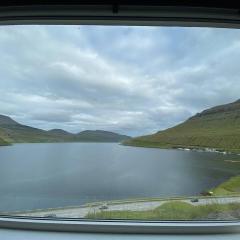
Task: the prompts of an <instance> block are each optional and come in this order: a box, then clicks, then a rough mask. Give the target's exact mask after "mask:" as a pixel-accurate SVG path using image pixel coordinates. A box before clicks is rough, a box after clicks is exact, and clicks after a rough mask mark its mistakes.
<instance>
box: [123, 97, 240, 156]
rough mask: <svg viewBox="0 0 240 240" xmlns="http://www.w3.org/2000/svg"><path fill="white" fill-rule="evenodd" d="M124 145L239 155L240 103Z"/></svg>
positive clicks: (215, 109)
mask: <svg viewBox="0 0 240 240" xmlns="http://www.w3.org/2000/svg"><path fill="white" fill-rule="evenodd" d="M124 143H125V144H127V145H134V146H142V147H159V148H179V147H184V148H216V149H218V150H222V151H231V152H240V100H237V101H235V102H232V103H228V104H224V105H219V106H215V107H212V108H209V109H206V110H204V111H202V112H201V113H197V114H196V115H194V116H193V117H191V118H189V119H188V120H186V121H185V122H183V123H181V124H179V125H176V126H175V127H172V128H169V129H166V130H164V131H159V132H157V133H155V134H152V135H147V136H142V137H137V138H132V139H131V140H129V141H125V142H124Z"/></svg>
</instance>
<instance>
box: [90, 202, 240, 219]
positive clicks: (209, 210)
mask: <svg viewBox="0 0 240 240" xmlns="http://www.w3.org/2000/svg"><path fill="white" fill-rule="evenodd" d="M229 214H230V215H233V217H236V218H237V219H238V218H239V217H240V204H239V203H230V204H207V205H197V206H194V205H192V204H189V203H186V202H182V201H170V202H167V203H164V204H162V205H161V206H159V207H157V208H155V209H153V210H148V211H106V210H104V211H100V212H94V213H89V214H88V215H87V218H92V219H134V220H202V219H219V218H223V219H222V220H224V216H226V218H227V217H229ZM223 215H224V216H223ZM234 215H235V216H234ZM236 215H237V216H236Z"/></svg>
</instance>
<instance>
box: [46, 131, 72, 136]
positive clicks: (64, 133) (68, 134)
mask: <svg viewBox="0 0 240 240" xmlns="http://www.w3.org/2000/svg"><path fill="white" fill-rule="evenodd" d="M47 132H48V133H50V134H53V135H56V136H73V135H74V134H72V133H70V132H67V131H64V130H62V129H51V130H49V131H47Z"/></svg>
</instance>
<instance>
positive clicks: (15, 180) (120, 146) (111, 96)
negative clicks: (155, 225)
mask: <svg viewBox="0 0 240 240" xmlns="http://www.w3.org/2000/svg"><path fill="white" fill-rule="evenodd" d="M239 38H240V31H239V30H236V29H221V28H220V29H215V28H190V27H150V26H149V27H131V26H128V27H126V26H78V25H71V26H70V25H65V26H44V25H42V26H38V25H32V26H24V25H19V26H1V28H0V52H1V58H0V61H1V64H0V69H1V71H0V79H1V80H0V103H1V104H0V114H1V115H0V145H1V146H0V212H1V214H2V215H10V216H25V217H42V218H43V219H61V218H73V219H91V220H102V219H105V220H106V219H107V220H116V219H117V220H119V219H120V220H134V221H139V220H141V221H165V220H171V221H175V220H190V221H199V220H201V221H202V220H214V221H216V220H225V221H226V220H239V218H240V129H239V126H240V125H239V124H240V100H239V99H240V95H239V93H240V84H239V64H238V62H239V58H240V42H239Z"/></svg>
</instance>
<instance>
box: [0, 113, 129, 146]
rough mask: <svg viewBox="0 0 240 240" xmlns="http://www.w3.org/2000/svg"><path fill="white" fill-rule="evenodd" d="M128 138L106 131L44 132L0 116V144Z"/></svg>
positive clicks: (99, 140) (118, 139)
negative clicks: (76, 132)
mask: <svg viewBox="0 0 240 240" xmlns="http://www.w3.org/2000/svg"><path fill="white" fill-rule="evenodd" d="M126 139H129V137H128V136H125V135H120V134H117V133H112V132H107V131H101V130H96V131H90V130H88V131H83V132H80V133H78V134H72V133H69V132H66V131H64V130H62V129H52V130H49V131H45V130H42V129H38V128H33V127H29V126H25V125H22V124H19V123H18V122H16V121H14V120H13V119H11V118H10V117H8V116H4V115H0V144H1V143H2V145H4V143H5V144H6V142H9V143H22V142H83V141H87V142H120V141H123V140H126Z"/></svg>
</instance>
